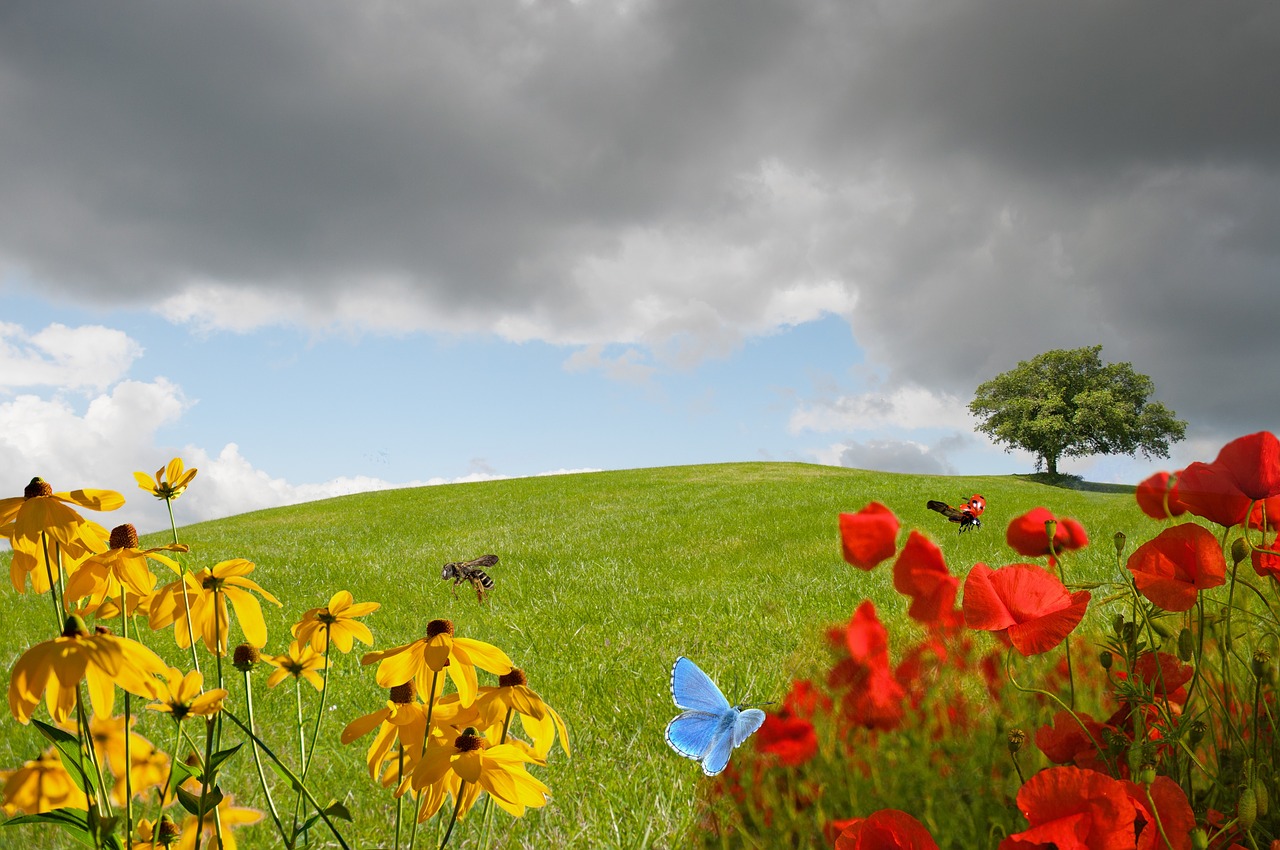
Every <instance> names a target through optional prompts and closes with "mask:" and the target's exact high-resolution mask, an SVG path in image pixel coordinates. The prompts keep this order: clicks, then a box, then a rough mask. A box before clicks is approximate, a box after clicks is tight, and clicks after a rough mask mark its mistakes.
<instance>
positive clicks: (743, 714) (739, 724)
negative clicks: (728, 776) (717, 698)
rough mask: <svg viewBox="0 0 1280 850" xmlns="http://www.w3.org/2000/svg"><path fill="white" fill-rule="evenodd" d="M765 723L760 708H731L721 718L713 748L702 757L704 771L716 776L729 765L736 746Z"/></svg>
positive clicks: (712, 743) (712, 744) (708, 774)
mask: <svg viewBox="0 0 1280 850" xmlns="http://www.w3.org/2000/svg"><path fill="white" fill-rule="evenodd" d="M762 723H764V712H763V711H761V710H760V709H758V708H748V709H747V710H745V711H741V710H739V709H737V708H730V709H729V711H728V714H726V716H724V717H722V718H721V722H720V724H719V727H718V730H717V733H716V735H715V737H714V740H713V741H712V742H711V748H710V749H708V750H707V754H706V756H705V757H703V759H702V772H703V773H705V774H706V775H707V776H715V775H716V774H718V773H720V772H721V771H723V770H724V769H725V768H726V767H727V766H728V765H729V756H730V755H731V754H732V753H733V750H734V748H735V747H738V746H739V745H741V744H742V742H743V741H745V740H747V738H749V737H751V735H752V734H753V733H754V732H755V731H756V730H757V729H759V728H760V725H761V724H762Z"/></svg>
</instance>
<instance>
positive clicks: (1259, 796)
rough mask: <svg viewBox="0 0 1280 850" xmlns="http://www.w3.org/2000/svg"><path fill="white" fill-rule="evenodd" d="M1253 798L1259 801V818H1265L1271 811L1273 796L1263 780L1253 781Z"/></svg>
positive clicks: (1256, 779)
mask: <svg viewBox="0 0 1280 850" xmlns="http://www.w3.org/2000/svg"><path fill="white" fill-rule="evenodd" d="M1253 796H1254V798H1255V799H1256V800H1257V801H1258V817H1260V818H1265V817H1266V816H1267V812H1269V811H1270V810H1271V794H1270V792H1268V791H1267V783H1265V782H1263V781H1262V780H1261V779H1258V778H1255V779H1254V780H1253Z"/></svg>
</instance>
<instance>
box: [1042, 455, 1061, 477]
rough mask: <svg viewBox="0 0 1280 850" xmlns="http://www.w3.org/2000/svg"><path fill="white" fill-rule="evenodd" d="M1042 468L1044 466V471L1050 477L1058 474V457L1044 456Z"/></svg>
mask: <svg viewBox="0 0 1280 850" xmlns="http://www.w3.org/2000/svg"><path fill="white" fill-rule="evenodd" d="M1044 466H1045V469H1047V470H1048V471H1049V474H1050V475H1057V474H1058V456H1057V455H1045V456H1044Z"/></svg>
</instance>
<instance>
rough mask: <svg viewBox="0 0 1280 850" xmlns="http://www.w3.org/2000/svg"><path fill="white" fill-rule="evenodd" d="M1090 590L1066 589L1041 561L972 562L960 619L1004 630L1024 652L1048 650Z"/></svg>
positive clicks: (1077, 615) (1079, 613) (1078, 614)
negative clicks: (995, 565) (1005, 564)
mask: <svg viewBox="0 0 1280 850" xmlns="http://www.w3.org/2000/svg"><path fill="white" fill-rule="evenodd" d="M1089 599H1090V596H1089V591H1087V590H1081V591H1077V592H1076V593H1068V592H1067V588H1066V586H1065V585H1063V583H1062V582H1061V581H1059V580H1058V579H1057V578H1055V577H1054V576H1052V575H1050V574H1049V573H1048V572H1046V571H1045V570H1042V569H1041V568H1040V567H1036V566H1032V565H1031V564H1013V565H1012V566H1008V567H1002V568H1000V569H998V570H993V569H991V568H990V567H988V566H987V565H986V564H975V565H974V567H973V569H972V570H970V571H969V577H968V578H967V579H965V582H964V621H965V623H967V624H968V626H969V628H971V629H980V630H982V631H988V632H997V633H1001V634H1003V635H1005V636H1006V637H1007V638H1008V639H1009V642H1010V643H1012V644H1013V646H1014V648H1015V649H1017V650H1018V652H1020V653H1022V654H1023V655H1039V654H1040V653H1042V652H1048V651H1049V650H1051V649H1053V648H1054V647H1055V646H1057V645H1058V644H1060V643H1062V641H1063V639H1064V638H1065V637H1066V636H1067V635H1069V634H1071V631H1072V630H1073V629H1075V627H1076V626H1077V625H1079V624H1080V620H1081V619H1082V618H1083V617H1084V612H1085V609H1086V608H1087V607H1088V605H1089Z"/></svg>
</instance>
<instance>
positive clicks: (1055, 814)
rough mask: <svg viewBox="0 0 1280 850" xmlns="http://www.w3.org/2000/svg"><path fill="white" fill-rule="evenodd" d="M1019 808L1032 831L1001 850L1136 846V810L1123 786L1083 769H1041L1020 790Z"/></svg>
mask: <svg viewBox="0 0 1280 850" xmlns="http://www.w3.org/2000/svg"><path fill="white" fill-rule="evenodd" d="M1018 809H1019V810H1020V811H1021V812H1022V814H1023V816H1024V817H1026V819H1027V820H1028V821H1029V822H1030V824H1031V827H1030V829H1027V830H1025V831H1023V832H1019V833H1015V834H1014V835H1011V836H1009V838H1007V839H1005V841H1003V842H1001V844H1000V848H1001V850H1009V848H1011V847H1042V848H1048V847H1050V846H1053V847H1057V848H1062V850H1065V848H1072V850H1122V848H1132V847H1133V846H1134V831H1133V824H1134V820H1135V819H1136V817H1137V810H1136V809H1135V808H1134V807H1133V803H1132V802H1131V801H1130V800H1129V796H1128V795H1127V794H1126V793H1125V787H1124V783H1122V782H1120V781H1119V780H1117V779H1112V778H1111V777H1110V776H1107V775H1105V774H1102V773H1097V772H1095V771H1092V770H1081V769H1080V768H1078V767H1051V768H1048V769H1046V770H1042V771H1040V772H1039V773H1037V774H1036V775H1035V776H1033V777H1031V778H1030V779H1028V780H1027V781H1026V783H1025V784H1024V785H1023V786H1022V788H1021V789H1019V791H1018ZM1010 841H1021V842H1024V843H1023V844H1020V845H1018V844H1011V843H1010Z"/></svg>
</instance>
